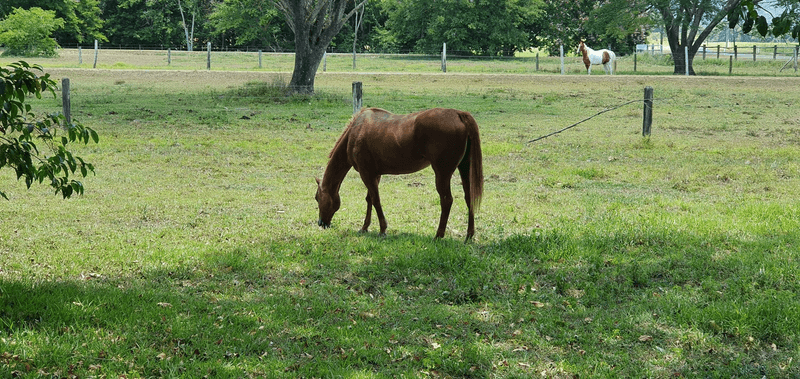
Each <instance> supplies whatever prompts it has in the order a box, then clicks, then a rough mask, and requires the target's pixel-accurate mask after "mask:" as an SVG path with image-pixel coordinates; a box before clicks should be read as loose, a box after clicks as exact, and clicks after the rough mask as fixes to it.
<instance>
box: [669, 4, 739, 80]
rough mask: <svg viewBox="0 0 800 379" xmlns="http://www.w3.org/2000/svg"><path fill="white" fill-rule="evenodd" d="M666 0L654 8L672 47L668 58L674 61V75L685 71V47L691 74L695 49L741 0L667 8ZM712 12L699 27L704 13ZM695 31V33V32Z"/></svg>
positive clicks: (696, 49) (679, 5)
mask: <svg viewBox="0 0 800 379" xmlns="http://www.w3.org/2000/svg"><path fill="white" fill-rule="evenodd" d="M669 3H670V2H664V3H662V4H661V5H660V6H658V7H657V9H658V12H659V13H661V18H662V20H663V22H664V30H665V31H666V34H667V40H668V41H669V47H670V49H671V50H672V61H673V62H674V64H675V69H674V71H673V73H674V74H675V75H685V74H686V47H688V48H689V49H688V50H689V75H694V74H695V72H694V67H693V66H692V62H693V61H694V56H695V54H697V51H698V50H699V49H700V47H701V46H702V45H703V42H705V40H706V38H708V35H709V34H711V32H712V31H713V30H714V28H715V27H716V26H717V25H718V24H719V23H720V22H721V21H722V20H723V19H724V18H725V17H726V15H727V14H728V13H729V12H730V11H731V10H732V9H734V8H736V7H738V6H739V5H740V4H741V0H726V1H725V2H724V3H722V4H720V7H719V8H713V7H710V6H709V3H706V2H704V1H700V2H696V3H695V2H692V1H688V2H679V4H676V7H674V8H671V7H670V4H669ZM707 12H713V17H711V18H710V19H709V20H707V21H705V23H707V24H706V25H705V27H704V28H703V29H702V30H701V29H700V26H701V21H703V20H705V19H706V17H705V16H706V13H707ZM698 32H699V33H698Z"/></svg>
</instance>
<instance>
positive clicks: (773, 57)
mask: <svg viewBox="0 0 800 379" xmlns="http://www.w3.org/2000/svg"><path fill="white" fill-rule="evenodd" d="M776 59H778V45H775V46H774V47H773V50H772V60H773V61H774V60H776Z"/></svg>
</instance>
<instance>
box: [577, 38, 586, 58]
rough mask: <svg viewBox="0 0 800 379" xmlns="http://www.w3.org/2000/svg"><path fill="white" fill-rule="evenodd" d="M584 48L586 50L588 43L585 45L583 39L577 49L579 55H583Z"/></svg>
mask: <svg viewBox="0 0 800 379" xmlns="http://www.w3.org/2000/svg"><path fill="white" fill-rule="evenodd" d="M584 50H586V45H584V44H583V41H581V42H580V43H579V44H578V50H577V51H576V53H577V54H578V55H581V54H583V51H584Z"/></svg>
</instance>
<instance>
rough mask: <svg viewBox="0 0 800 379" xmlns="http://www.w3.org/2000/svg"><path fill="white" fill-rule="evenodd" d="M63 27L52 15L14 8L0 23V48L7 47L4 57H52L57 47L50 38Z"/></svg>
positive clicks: (38, 9)
mask: <svg viewBox="0 0 800 379" xmlns="http://www.w3.org/2000/svg"><path fill="white" fill-rule="evenodd" d="M63 26H64V20H62V19H60V18H56V12H54V11H46V10H43V9H42V8H31V9H30V10H25V9H21V8H15V9H14V10H13V11H12V12H11V14H9V15H8V16H7V17H6V18H5V19H4V20H0V45H5V47H6V51H5V52H3V55H17V56H27V57H39V56H45V57H50V56H54V55H56V48H57V47H58V44H57V43H56V40H54V39H53V37H52V35H53V32H54V31H56V30H57V29H59V28H61V27H63Z"/></svg>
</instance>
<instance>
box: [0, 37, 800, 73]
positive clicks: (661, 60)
mask: <svg viewBox="0 0 800 379" xmlns="http://www.w3.org/2000/svg"><path fill="white" fill-rule="evenodd" d="M793 46H794V45H781V46H780V48H781V49H782V50H780V52H779V55H778V56H777V57H776V59H774V60H773V59H772V49H771V48H770V47H772V45H770V46H768V47H763V49H762V51H760V53H759V57H758V60H757V61H756V62H753V60H752V44H751V45H750V46H740V47H739V48H740V50H739V54H738V58H737V59H736V60H735V61H733V62H731V61H729V57H728V56H726V55H725V54H726V52H725V49H724V45H723V49H722V55H721V56H720V58H717V57H716V45H709V46H708V50H707V54H706V59H703V57H702V53H701V52H700V53H698V54H697V56H696V57H695V60H694V65H693V66H694V69H695V71H696V73H697V75H703V76H728V75H733V76H781V77H798V76H800V74H798V72H797V71H795V70H794V68H793V67H794V66H793V64H788V65H787V61H788V60H790V58H791V54H790V55H786V53H787V52H789V51H793V50H791V49H792V48H793ZM787 49H788V50H787ZM732 51H733V50H732V46H731V47H730V48H729V49H728V51H727V54H732ZM564 53H565V54H566V55H567V56H566V57H565V58H564V74H566V75H581V74H582V75H585V74H586V67H585V66H584V65H583V62H582V61H581V59H580V58H579V57H578V56H576V53H575V49H574V48H567V47H565V51H564ZM617 58H618V60H617V64H616V70H615V72H616V73H617V74H623V75H672V74H673V71H674V70H673V62H672V59H671V58H670V56H669V55H651V54H648V53H641V52H640V53H638V54H637V56H636V57H634V56H633V55H626V56H620V57H617ZM15 60H16V58H12V57H0V64H4V65H5V64H8V63H10V62H13V61H15ZM260 60H261V64H260V65H259V53H258V52H219V51H212V54H211V71H249V72H287V73H291V71H292V70H293V69H294V55H293V54H291V53H285V54H268V53H263V54H261V57H260ZM29 61H30V63H39V64H43V65H46V66H48V67H51V68H93V67H95V66H96V68H101V69H114V70H119V69H139V70H142V69H146V70H207V68H208V53H207V52H205V51H193V52H186V51H170V52H167V51H166V50H140V51H136V50H114V49H100V50H98V56H97V62H96V63H95V61H94V50H93V49H81V50H78V49H61V50H59V56H58V57H57V58H41V59H38V58H36V59H29ZM538 61H539V64H538V69H537V63H536V62H537V57H536V55H535V54H533V53H522V54H520V55H519V56H517V57H514V58H486V57H470V58H465V57H457V56H450V57H449V58H448V59H447V72H449V73H455V74H465V73H466V74H526V75H552V74H561V59H560V58H559V57H557V56H556V57H548V56H545V55H544V54H540V57H539V58H538ZM441 68H442V61H441V57H440V56H431V55H393V54H359V55H358V56H357V58H356V68H355V69H354V68H353V56H352V55H351V54H329V55H328V56H327V58H326V60H325V61H324V64H323V67H321V68H320V70H319V71H320V72H325V73H351V72H359V73H362V74H363V73H373V72H384V73H385V72H394V73H423V74H433V73H439V72H441ZM782 69H783V70H782ZM593 71H594V73H593V75H604V73H603V70H602V66H599V67H595V68H594V70H593Z"/></svg>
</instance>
